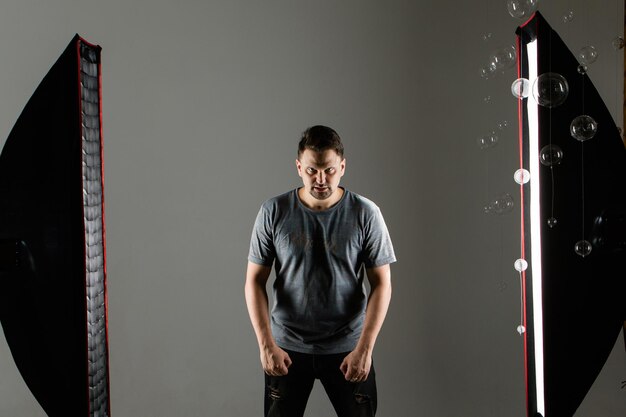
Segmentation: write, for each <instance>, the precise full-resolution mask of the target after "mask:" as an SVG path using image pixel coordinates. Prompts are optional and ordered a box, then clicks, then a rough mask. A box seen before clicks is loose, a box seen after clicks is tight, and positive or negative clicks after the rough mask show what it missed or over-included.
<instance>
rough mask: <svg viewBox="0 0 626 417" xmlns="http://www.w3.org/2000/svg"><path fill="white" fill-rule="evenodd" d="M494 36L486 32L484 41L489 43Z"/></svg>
mask: <svg viewBox="0 0 626 417" xmlns="http://www.w3.org/2000/svg"><path fill="white" fill-rule="evenodd" d="M492 36H493V34H492V33H491V32H485V33H483V40H484V41H488V40H489V39H491V37H492Z"/></svg>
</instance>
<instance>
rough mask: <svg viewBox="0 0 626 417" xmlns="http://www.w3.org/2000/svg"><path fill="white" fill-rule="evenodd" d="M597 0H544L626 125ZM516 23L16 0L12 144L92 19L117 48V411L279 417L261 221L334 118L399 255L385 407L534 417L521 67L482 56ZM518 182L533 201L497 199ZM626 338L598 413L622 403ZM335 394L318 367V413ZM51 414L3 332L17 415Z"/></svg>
mask: <svg viewBox="0 0 626 417" xmlns="http://www.w3.org/2000/svg"><path fill="white" fill-rule="evenodd" d="M587 3H591V2H587ZM593 3H594V4H593V5H591V4H587V5H583V1H582V0H572V1H565V0H559V1H548V0H544V1H543V4H542V9H541V10H542V12H543V13H544V16H546V17H547V19H548V20H549V21H550V22H552V24H553V26H554V27H555V29H557V30H558V31H559V32H560V33H561V34H562V35H563V37H564V38H565V39H566V41H567V42H569V43H570V46H571V47H572V49H573V50H575V51H577V50H578V49H579V48H581V47H582V46H585V45H586V44H593V45H595V46H596V48H597V49H598V50H599V52H600V57H599V59H598V61H597V62H596V63H595V64H593V65H592V67H591V68H590V71H589V73H590V76H591V77H592V79H593V80H594V82H596V85H597V86H598V88H599V89H600V92H601V94H602V95H603V97H604V98H605V100H606V102H607V104H608V105H609V106H610V107H611V109H612V110H613V111H614V114H615V115H616V118H617V119H616V120H618V125H621V116H620V112H621V103H622V93H621V91H622V82H623V81H622V68H623V67H622V65H623V64H622V59H621V52H622V51H619V52H617V51H614V50H613V49H612V47H611V40H612V39H613V38H614V37H615V36H618V35H620V34H622V33H623V28H622V20H623V4H622V2H621V1H619V0H612V1H603V2H593ZM569 10H573V11H574V20H572V21H571V22H569V23H564V22H563V21H562V16H563V15H564V14H565V13H566V12H567V11H569ZM519 23H520V22H518V21H516V20H515V19H513V18H512V17H510V16H509V15H508V13H507V10H506V2H505V1H504V0H497V1H496V0H483V1H476V2H451V1H445V2H444V1H435V0H427V1H426V0H424V1H386V2H382V1H374V0H367V1H356V0H351V1H341V2H340V1H330V0H325V1H294V0H284V1H275V0H273V1H263V2H261V1H247V2H244V1H236V0H230V1H227V0H223V1H216V0H213V1H199V0H183V1H181V0H179V1H177V2H174V1H166V0H152V1H148V0H132V1H129V0H125V1H124V0H109V1H106V2H105V1H93V0H89V1H77V0H58V1H33V0H19V1H18V0H3V1H2V4H1V8H0V56H2V59H1V60H0V97H1V100H0V137H1V138H2V142H1V143H3V142H4V138H6V136H7V135H8V133H9V131H10V129H11V128H12V126H13V124H14V122H15V120H16V119H17V117H18V115H19V113H20V111H21V110H22V108H23V106H24V105H25V103H26V102H27V100H28V98H29V97H30V95H31V94H32V92H33V91H34V89H35V87H36V86H37V84H38V83H39V82H40V80H41V79H42V78H43V76H44V75H45V73H46V72H47V71H48V69H49V68H50V66H51V65H52V63H53V62H54V61H55V60H56V58H57V57H58V56H59V54H60V53H61V51H62V50H63V49H64V48H65V46H66V45H67V43H68V42H69V41H70V39H71V38H72V36H73V35H74V33H76V32H78V33H79V34H81V35H82V36H84V37H85V38H86V39H87V40H89V41H92V42H94V43H98V44H100V45H102V47H103V55H102V56H103V65H102V71H103V108H104V150H105V183H106V190H105V196H106V220H107V238H108V240H107V244H108V245H107V246H108V285H109V300H110V304H109V330H110V360H111V362H110V366H111V400H112V415H113V416H115V417H125V416H233V417H234V416H246V417H248V416H252V415H260V408H261V403H262V390H263V382H262V373H261V369H260V364H259V360H258V350H257V346H256V342H255V338H254V334H253V331H252V327H251V325H250V323H249V320H248V316H247V312H246V309H245V303H244V298H243V283H244V273H245V266H246V254H247V250H248V243H249V236H250V230H251V227H252V224H253V221H254V216H255V214H256V212H257V210H258V207H259V205H260V204H261V202H262V201H263V200H264V199H266V198H269V197H271V196H273V195H276V194H279V193H282V192H284V191H286V190H289V189H291V188H293V187H296V186H298V184H299V178H298V176H297V175H296V170H295V165H294V159H295V150H296V143H297V140H298V138H299V135H300V133H301V132H302V131H303V130H304V129H305V128H306V127H307V126H310V125H312V124H317V123H321V124H327V125H330V126H333V127H334V128H336V129H337V130H338V132H339V133H340V134H341V135H342V137H343V138H344V141H345V146H346V157H347V172H346V175H345V177H344V178H343V183H342V184H343V185H345V186H346V187H349V188H350V189H352V190H353V191H356V192H358V193H360V194H363V195H365V196H367V197H369V198H371V199H373V200H374V201H376V202H377V203H378V205H379V206H380V207H381V209H382V211H383V213H384V215H385V218H386V220H387V224H388V227H389V229H390V232H391V235H392V238H393V240H394V244H395V248H396V252H397V256H398V259H399V262H398V263H397V264H394V265H393V268H392V275H393V284H394V295H393V300H392V305H391V308H390V311H389V315H388V318H387V321H386V323H385V326H384V328H383V331H382V333H381V335H380V337H379V342H378V344H377V346H376V350H375V361H376V365H377V371H378V381H379V402H380V407H379V415H380V416H383V417H384V416H415V415H424V416H425V415H429V416H436V417H441V416H452V417H456V416H476V417H478V416H480V417H484V416H518V417H521V416H524V415H525V404H524V390H525V388H524V380H523V352H522V339H521V337H520V336H519V335H518V334H517V332H516V327H517V325H518V324H519V320H520V318H519V306H520V302H519V282H518V275H517V273H516V272H515V271H514V269H513V267H512V264H513V261H514V260H515V259H517V258H518V257H519V226H518V225H519V211H518V206H517V200H518V194H517V190H518V187H517V185H516V184H515V183H514V182H513V180H512V173H513V171H514V170H515V169H516V168H517V165H518V155H517V148H516V141H517V136H516V129H517V121H516V101H515V100H514V99H513V97H512V96H511V94H510V90H509V88H510V84H511V82H512V81H513V80H514V79H515V78H516V75H515V72H514V71H509V72H506V73H505V74H501V75H499V76H498V77H495V78H494V79H491V80H483V79H481V78H480V76H479V73H478V69H479V68H480V67H481V66H483V65H485V64H486V60H487V57H488V56H489V53H490V52H492V51H493V50H495V49H497V48H501V47H503V46H506V45H508V44H511V43H513V40H514V30H515V28H516V26H517V25H518V24H519ZM489 34H491V36H489ZM483 38H486V40H483ZM487 97H489V98H490V99H487V100H486V98H487ZM502 121H506V122H508V126H507V127H504V129H502V130H500V129H499V128H498V127H497V125H498V123H500V122H502ZM492 129H495V130H496V131H497V132H498V134H499V138H500V140H499V143H498V145H497V146H496V147H495V148H493V149H489V150H486V151H484V150H480V149H479V148H478V146H477V145H476V138H477V137H479V136H481V135H483V134H485V133H487V132H489V131H490V130H492ZM1 143H0V144H1ZM504 192H508V193H511V194H512V195H513V196H514V199H515V202H516V207H515V209H514V211H513V212H512V213H510V214H507V215H503V216H495V215H486V214H484V213H483V212H482V208H483V206H484V205H485V204H486V203H487V202H488V201H489V199H491V198H493V197H495V196H497V195H499V194H502V193H504ZM575 338H576V335H572V339H573V340H574V341H575ZM620 346H621V341H618V345H617V348H616V349H615V350H614V353H613V355H612V356H611V358H610V360H609V363H608V365H607V366H606V367H605V369H604V371H603V373H602V374H601V376H600V378H599V380H598V381H597V383H596V385H595V386H594V388H593V389H592V392H591V393H590V394H589V396H588V398H587V400H586V402H585V403H584V404H583V406H582V408H581V409H580V411H579V412H578V414H577V415H578V416H581V417H582V416H593V417H596V416H603V417H617V416H623V415H625V413H626V392H625V391H624V390H622V389H620V381H622V380H624V379H626V374H625V372H624V362H625V360H626V357H625V354H624V351H623V349H621V348H620ZM331 410H332V409H331V407H330V405H329V403H328V400H327V399H326V398H325V396H324V394H323V392H322V390H321V388H320V386H319V385H316V388H315V390H314V393H313V395H312V397H311V400H310V406H309V409H308V412H307V416H309V417H313V416H320V417H321V416H329V415H332V411H331ZM42 415H43V412H42V411H41V410H40V408H39V406H38V405H37V404H36V402H35V401H34V399H33V397H32V395H31V394H30V392H29V391H28V389H27V388H26V386H25V384H24V382H23V380H22V379H21V377H20V376H19V374H18V372H17V370H16V368H15V365H14V363H13V360H12V358H11V356H10V353H9V351H8V347H7V345H6V341H5V340H4V338H3V337H0V416H11V417H33V416H34V417H39V416H42Z"/></svg>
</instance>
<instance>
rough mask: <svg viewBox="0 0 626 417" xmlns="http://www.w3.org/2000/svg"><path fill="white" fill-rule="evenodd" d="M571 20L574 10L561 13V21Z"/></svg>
mask: <svg viewBox="0 0 626 417" xmlns="http://www.w3.org/2000/svg"><path fill="white" fill-rule="evenodd" d="M572 20H574V12H573V11H572V10H570V11H568V12H567V13H565V14H564V15H563V23H569V22H571V21H572Z"/></svg>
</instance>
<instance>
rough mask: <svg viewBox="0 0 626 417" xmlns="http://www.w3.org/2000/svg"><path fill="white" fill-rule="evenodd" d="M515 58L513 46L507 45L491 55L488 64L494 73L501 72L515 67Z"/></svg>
mask: <svg viewBox="0 0 626 417" xmlns="http://www.w3.org/2000/svg"><path fill="white" fill-rule="evenodd" d="M516 56H517V54H516V51H515V46H513V45H509V46H506V47H504V48H502V49H498V50H497V51H495V52H494V53H492V54H491V55H490V56H489V61H488V62H489V65H490V66H494V67H495V70H496V71H503V70H505V69H507V68H511V67H513V66H515V59H516Z"/></svg>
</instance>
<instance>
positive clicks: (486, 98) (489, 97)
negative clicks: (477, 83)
mask: <svg viewBox="0 0 626 417" xmlns="http://www.w3.org/2000/svg"><path fill="white" fill-rule="evenodd" d="M483 101H484V102H485V103H487V104H489V103H491V96H485V97H483Z"/></svg>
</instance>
